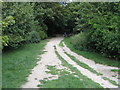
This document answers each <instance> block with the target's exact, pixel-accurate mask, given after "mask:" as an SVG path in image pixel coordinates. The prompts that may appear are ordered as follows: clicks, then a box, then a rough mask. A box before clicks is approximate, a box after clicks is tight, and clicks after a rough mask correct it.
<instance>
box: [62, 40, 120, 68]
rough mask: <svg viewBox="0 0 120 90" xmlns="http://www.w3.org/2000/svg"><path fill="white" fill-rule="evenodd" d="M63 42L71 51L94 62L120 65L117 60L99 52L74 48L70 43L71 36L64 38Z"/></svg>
mask: <svg viewBox="0 0 120 90" xmlns="http://www.w3.org/2000/svg"><path fill="white" fill-rule="evenodd" d="M64 42H65V44H66V45H67V47H69V48H70V49H71V50H72V51H73V52H75V53H77V54H79V55H82V56H84V57H86V58H88V59H91V60H94V61H95V62H96V63H100V64H105V65H109V66H115V67H120V65H119V64H118V61H116V60H112V59H109V58H106V57H104V56H103V55H101V54H99V53H95V52H89V51H80V50H76V49H75V48H74V47H73V45H72V43H71V38H65V39H64Z"/></svg>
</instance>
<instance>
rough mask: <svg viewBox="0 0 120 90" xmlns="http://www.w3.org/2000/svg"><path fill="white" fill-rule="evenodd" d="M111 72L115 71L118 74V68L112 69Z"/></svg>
mask: <svg viewBox="0 0 120 90" xmlns="http://www.w3.org/2000/svg"><path fill="white" fill-rule="evenodd" d="M111 71H112V72H117V73H118V74H120V70H119V69H112V70H111Z"/></svg>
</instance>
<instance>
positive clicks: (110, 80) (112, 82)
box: [103, 77, 118, 86]
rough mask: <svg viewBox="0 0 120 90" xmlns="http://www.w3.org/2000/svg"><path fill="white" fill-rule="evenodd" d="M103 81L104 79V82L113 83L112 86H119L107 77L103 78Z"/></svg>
mask: <svg viewBox="0 0 120 90" xmlns="http://www.w3.org/2000/svg"><path fill="white" fill-rule="evenodd" d="M103 79H104V80H108V81H109V82H110V83H112V84H114V85H116V86H118V84H117V83H116V82H115V81H113V80H110V79H109V78H107V77H103Z"/></svg>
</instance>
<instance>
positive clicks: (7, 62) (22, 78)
mask: <svg viewBox="0 0 120 90" xmlns="http://www.w3.org/2000/svg"><path fill="white" fill-rule="evenodd" d="M47 41H48V40H43V41H41V42H40V43H35V44H26V45H23V46H22V47H20V48H18V49H15V50H11V51H10V50H9V51H7V52H3V59H2V65H3V66H2V70H3V73H2V76H3V77H2V78H3V81H2V84H3V88H19V87H20V86H21V85H22V84H23V83H25V82H26V80H27V78H26V77H27V76H28V75H29V74H30V71H31V69H32V68H33V67H34V66H35V65H36V62H37V61H38V60H39V59H36V58H37V55H40V54H42V53H43V49H44V46H45V44H46V43H47Z"/></svg>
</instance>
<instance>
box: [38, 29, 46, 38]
mask: <svg viewBox="0 0 120 90" xmlns="http://www.w3.org/2000/svg"><path fill="white" fill-rule="evenodd" d="M39 36H40V38H41V39H46V38H47V34H46V32H45V31H39Z"/></svg>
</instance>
